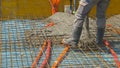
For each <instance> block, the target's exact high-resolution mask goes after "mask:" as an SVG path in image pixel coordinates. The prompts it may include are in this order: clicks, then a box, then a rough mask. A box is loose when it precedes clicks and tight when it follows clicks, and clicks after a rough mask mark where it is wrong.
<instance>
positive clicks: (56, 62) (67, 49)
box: [52, 45, 70, 68]
mask: <svg viewBox="0 0 120 68" xmlns="http://www.w3.org/2000/svg"><path fill="white" fill-rule="evenodd" d="M69 48H70V46H69V45H67V46H66V47H65V49H64V50H63V52H62V53H61V54H60V55H59V57H58V58H57V60H56V61H55V62H54V63H53V65H52V68H57V66H58V65H59V63H60V62H61V61H62V59H63V57H64V56H65V55H66V53H67V52H68V51H69Z"/></svg>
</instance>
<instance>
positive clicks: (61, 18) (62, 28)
mask: <svg viewBox="0 0 120 68" xmlns="http://www.w3.org/2000/svg"><path fill="white" fill-rule="evenodd" d="M74 19H75V16H74V15H72V14H67V13H62V12H58V13H56V14H54V15H52V16H50V17H49V18H47V19H45V20H44V21H43V22H45V23H49V22H54V23H55V25H54V26H52V27H49V28H47V30H50V31H51V33H50V34H51V35H56V34H57V35H58V34H59V35H64V34H65V35H70V34H71V32H72V28H73V24H74ZM89 20H90V29H94V28H95V27H96V26H95V24H96V23H95V20H93V19H91V18H89ZM83 33H84V30H83Z"/></svg>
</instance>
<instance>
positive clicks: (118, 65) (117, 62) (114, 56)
mask: <svg viewBox="0 0 120 68" xmlns="http://www.w3.org/2000/svg"><path fill="white" fill-rule="evenodd" d="M104 44H105V45H106V46H107V47H108V48H109V49H110V52H111V54H112V56H113V58H114V61H115V63H116V65H117V67H118V68H120V61H119V58H118V55H117V54H116V52H115V51H114V50H113V49H112V47H111V45H110V43H109V42H108V41H107V40H104Z"/></svg>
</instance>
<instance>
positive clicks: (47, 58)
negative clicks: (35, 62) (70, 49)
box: [39, 40, 51, 68]
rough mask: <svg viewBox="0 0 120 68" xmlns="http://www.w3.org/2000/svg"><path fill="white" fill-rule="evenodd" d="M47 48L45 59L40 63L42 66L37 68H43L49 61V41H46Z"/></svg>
mask: <svg viewBox="0 0 120 68" xmlns="http://www.w3.org/2000/svg"><path fill="white" fill-rule="evenodd" d="M47 42H48V46H47V49H46V58H45V59H44V61H43V62H42V64H41V65H40V67H39V68H45V66H46V64H47V62H48V61H49V59H50V53H51V41H50V40H48V41H47Z"/></svg>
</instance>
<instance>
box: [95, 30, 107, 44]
mask: <svg viewBox="0 0 120 68" xmlns="http://www.w3.org/2000/svg"><path fill="white" fill-rule="evenodd" d="M104 32H105V28H97V35H96V36H97V37H96V43H97V44H98V45H102V44H103V37H104Z"/></svg>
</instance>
